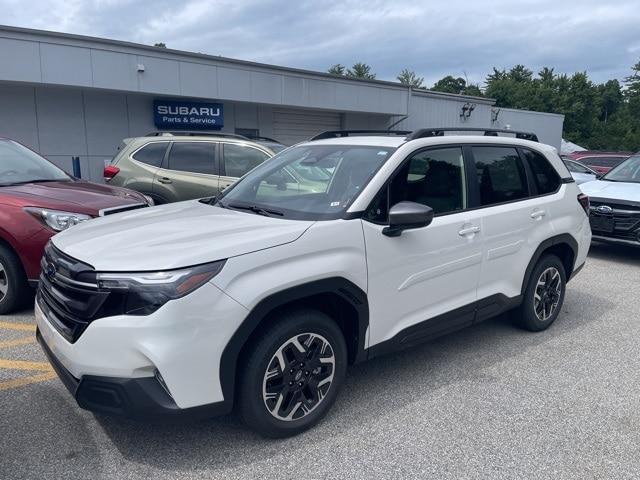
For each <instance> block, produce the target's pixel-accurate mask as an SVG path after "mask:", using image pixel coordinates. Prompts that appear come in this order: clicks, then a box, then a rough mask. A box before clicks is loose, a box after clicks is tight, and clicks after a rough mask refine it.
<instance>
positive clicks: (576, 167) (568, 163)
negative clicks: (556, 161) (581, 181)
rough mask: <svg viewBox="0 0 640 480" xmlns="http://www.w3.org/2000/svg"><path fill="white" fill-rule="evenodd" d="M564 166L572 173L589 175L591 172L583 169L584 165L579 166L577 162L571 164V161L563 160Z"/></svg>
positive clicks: (585, 168)
mask: <svg viewBox="0 0 640 480" xmlns="http://www.w3.org/2000/svg"><path fill="white" fill-rule="evenodd" d="M564 164H565V165H566V166H567V169H568V170H569V171H570V172H573V173H591V171H590V170H589V169H588V168H587V167H585V166H584V165H580V164H579V163H578V162H573V161H571V160H565V161H564Z"/></svg>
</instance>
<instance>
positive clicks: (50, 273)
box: [44, 263, 56, 280]
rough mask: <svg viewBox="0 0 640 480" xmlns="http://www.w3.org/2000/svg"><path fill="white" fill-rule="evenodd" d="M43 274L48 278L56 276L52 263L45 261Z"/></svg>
mask: <svg viewBox="0 0 640 480" xmlns="http://www.w3.org/2000/svg"><path fill="white" fill-rule="evenodd" d="M44 274H45V275H46V276H47V278H48V279H49V280H53V279H54V278H55V276H56V266H55V265H54V264H53V263H47V266H46V267H45V269H44Z"/></svg>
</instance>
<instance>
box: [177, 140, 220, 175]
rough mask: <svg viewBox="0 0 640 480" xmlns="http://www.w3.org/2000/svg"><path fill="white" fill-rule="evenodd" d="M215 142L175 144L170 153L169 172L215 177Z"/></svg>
mask: <svg viewBox="0 0 640 480" xmlns="http://www.w3.org/2000/svg"><path fill="white" fill-rule="evenodd" d="M215 146H216V144H215V143H213V142H174V143H173V145H171V151H170V152H169V162H168V164H167V168H168V169H169V170H179V171H181V172H193V173H207V174H209V175H215V174H216V171H215V151H216V150H215Z"/></svg>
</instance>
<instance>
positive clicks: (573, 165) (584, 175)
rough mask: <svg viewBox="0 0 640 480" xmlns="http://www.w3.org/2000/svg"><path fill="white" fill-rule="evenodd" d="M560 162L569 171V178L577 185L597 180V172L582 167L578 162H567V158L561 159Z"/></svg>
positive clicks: (584, 166)
mask: <svg viewBox="0 0 640 480" xmlns="http://www.w3.org/2000/svg"><path fill="white" fill-rule="evenodd" d="M562 161H563V162H564V164H565V166H566V167H567V168H568V169H569V172H571V176H572V177H573V179H574V180H575V181H576V183H577V184H578V185H580V184H581V183H585V182H592V181H594V180H596V179H597V178H598V173H597V172H595V171H594V170H591V169H590V168H589V167H587V166H586V165H583V164H582V163H580V162H576V161H574V160H569V159H567V158H563V159H562Z"/></svg>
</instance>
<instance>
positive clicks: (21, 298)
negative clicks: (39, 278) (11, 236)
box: [0, 245, 29, 315]
mask: <svg viewBox="0 0 640 480" xmlns="http://www.w3.org/2000/svg"><path fill="white" fill-rule="evenodd" d="M28 294H29V284H28V282H27V277H26V275H25V273H24V269H23V268H22V264H21V263H20V259H18V257H17V256H16V254H15V253H14V252H13V251H12V250H11V249H9V248H7V247H6V246H5V245H0V315H1V314H5V313H10V312H12V311H14V310H16V309H17V308H20V307H22V306H23V305H24V303H25V301H26V299H27V296H28Z"/></svg>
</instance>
